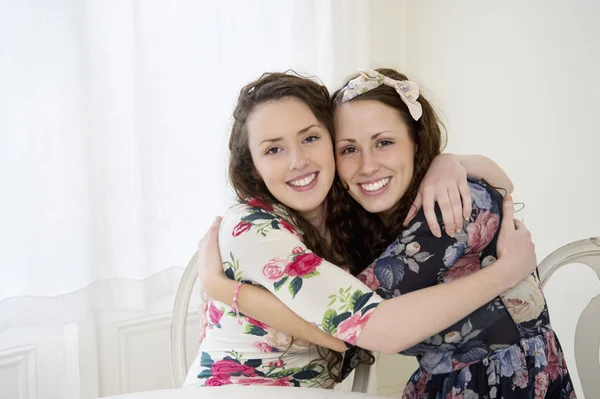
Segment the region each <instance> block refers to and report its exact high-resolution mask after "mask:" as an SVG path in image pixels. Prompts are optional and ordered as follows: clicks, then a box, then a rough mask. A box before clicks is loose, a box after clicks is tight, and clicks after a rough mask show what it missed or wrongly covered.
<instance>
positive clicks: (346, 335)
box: [336, 309, 374, 345]
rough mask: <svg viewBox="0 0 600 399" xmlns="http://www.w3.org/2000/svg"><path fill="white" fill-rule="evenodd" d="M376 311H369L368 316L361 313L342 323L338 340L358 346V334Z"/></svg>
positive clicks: (339, 327) (338, 331) (338, 327)
mask: <svg viewBox="0 0 600 399" xmlns="http://www.w3.org/2000/svg"><path fill="white" fill-rule="evenodd" d="M373 310H374V309H371V310H369V311H368V312H367V313H366V314H364V315H361V312H360V311H359V312H356V313H354V314H353V315H352V316H351V317H349V318H347V319H346V320H344V321H342V322H341V323H340V324H339V325H338V326H337V334H336V336H337V338H339V339H341V340H342V341H345V342H348V343H349V344H351V345H355V344H356V339H357V338H358V334H360V332H361V331H362V329H363V327H364V326H365V324H367V321H369V319H370V318H371V314H372V313H373Z"/></svg>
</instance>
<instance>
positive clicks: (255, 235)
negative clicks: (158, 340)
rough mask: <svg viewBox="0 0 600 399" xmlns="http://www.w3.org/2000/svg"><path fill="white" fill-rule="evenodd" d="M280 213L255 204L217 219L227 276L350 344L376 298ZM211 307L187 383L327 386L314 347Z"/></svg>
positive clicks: (322, 364)
mask: <svg viewBox="0 0 600 399" xmlns="http://www.w3.org/2000/svg"><path fill="white" fill-rule="evenodd" d="M282 215H283V213H282V212H281V211H279V210H277V211H276V210H275V209H273V208H272V207H271V206H270V205H268V204H264V203H262V202H261V201H260V200H257V199H253V200H250V201H249V202H248V203H247V204H240V205H237V206H234V207H233V208H231V209H230V210H229V211H228V212H227V213H226V214H225V216H224V217H223V221H222V223H221V230H220V232H219V244H220V248H221V257H222V259H223V262H224V263H223V268H224V270H225V274H226V275H227V277H229V278H231V279H234V280H237V281H244V282H246V283H250V284H256V285H260V286H262V287H264V288H266V289H268V290H269V291H271V292H272V293H273V294H274V295H276V296H277V297H278V298H279V299H280V300H281V301H282V302H284V303H285V304H286V305H287V306H288V307H289V308H290V309H292V310H293V311H294V312H295V313H297V314H298V315H299V316H301V317H302V318H304V319H305V320H307V321H309V322H311V323H313V324H314V325H316V326H318V327H319V328H320V329H322V330H323V331H325V332H327V333H329V334H331V335H333V336H335V337H337V338H339V339H341V340H343V341H345V342H347V343H348V344H350V345H353V344H354V343H355V342H356V339H357V338H358V336H359V334H360V333H361V331H362V329H363V327H364V325H365V324H366V322H367V321H368V320H369V318H370V317H371V314H372V313H373V311H374V309H375V308H376V307H377V305H378V304H379V302H381V300H382V299H381V298H380V297H379V296H378V295H377V294H374V293H373V291H372V290H370V289H369V288H368V287H367V286H366V285H364V284H363V283H361V282H360V281H359V280H358V279H356V278H355V277H353V276H352V275H350V274H348V273H347V272H346V271H344V270H343V269H341V268H339V267H338V266H335V265H333V264H331V263H328V262H327V261H325V260H324V259H322V258H320V257H318V256H316V255H315V254H313V253H312V252H311V251H310V250H308V249H307V248H306V246H305V245H304V244H303V243H302V240H301V233H300V232H299V231H297V229H296V228H295V227H294V226H292V225H291V224H290V223H289V222H288V221H286V220H285V219H284V218H283V217H282ZM230 306H231V304H225V303H219V302H211V303H210V304H209V306H208V311H207V313H208V314H207V319H208V320H209V326H208V329H207V332H206V337H205V338H204V340H203V341H202V344H201V347H200V351H199V353H198V356H197V358H196V360H195V361H194V363H193V365H192V367H191V369H190V370H189V372H188V376H187V378H186V382H185V385H202V386H216V385H226V384H240V385H279V386H297V387H327V388H329V387H332V385H333V384H332V382H331V381H330V379H329V378H328V374H327V369H326V364H325V362H323V361H321V360H320V357H319V354H318V352H317V348H316V347H315V346H314V345H309V343H308V342H305V341H301V340H298V339H294V340H293V339H292V337H290V336H288V335H285V334H284V333H282V332H280V331H277V330H275V329H273V328H271V327H269V326H267V325H265V324H263V323H261V322H259V321H257V320H254V319H252V318H251V317H247V316H245V315H243V314H241V313H240V314H239V317H238V316H237V315H236V314H235V313H234V312H233V311H232V309H231V307H230Z"/></svg>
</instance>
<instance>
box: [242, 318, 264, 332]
mask: <svg viewBox="0 0 600 399" xmlns="http://www.w3.org/2000/svg"><path fill="white" fill-rule="evenodd" d="M246 321H247V322H248V323H250V324H252V325H255V326H257V327H260V328H262V329H263V330H266V329H267V328H269V326H267V325H266V324H264V323H261V322H260V321H258V320H255V319H253V318H252V317H246Z"/></svg>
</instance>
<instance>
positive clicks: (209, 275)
mask: <svg viewBox="0 0 600 399" xmlns="http://www.w3.org/2000/svg"><path fill="white" fill-rule="evenodd" d="M220 225H221V217H220V216H218V217H217V218H216V219H215V221H214V222H213V224H212V225H211V226H210V227H209V229H208V231H207V232H206V234H204V236H203V237H202V239H201V240H200V243H199V244H198V280H199V283H200V288H201V289H202V291H203V295H204V294H208V297H210V296H211V292H210V291H211V287H212V284H210V283H211V282H214V279H215V278H226V277H225V273H224V272H223V262H222V260H221V253H220V250H219V226H220ZM204 299H206V298H204Z"/></svg>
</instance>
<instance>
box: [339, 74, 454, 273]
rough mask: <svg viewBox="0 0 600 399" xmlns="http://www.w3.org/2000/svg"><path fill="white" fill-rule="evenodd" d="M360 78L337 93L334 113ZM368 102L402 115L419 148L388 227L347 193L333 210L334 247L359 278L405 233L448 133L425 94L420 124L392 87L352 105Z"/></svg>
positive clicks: (363, 96)
mask: <svg viewBox="0 0 600 399" xmlns="http://www.w3.org/2000/svg"><path fill="white" fill-rule="evenodd" d="M376 71H377V72H379V73H381V74H382V75H385V76H387V77H390V78H392V79H394V80H408V78H407V77H406V76H405V75H403V74H402V73H400V72H398V71H396V70H394V69H389V68H380V69H377V70H376ZM356 76H358V75H355V76H352V77H350V78H348V80H346V82H345V84H344V86H343V88H342V89H339V90H337V91H336V92H335V93H333V95H332V97H331V105H332V110H333V111H334V112H335V108H336V107H337V106H339V105H340V104H341V103H342V101H341V100H342V97H343V96H342V94H343V91H344V88H345V87H346V85H347V83H348V81H349V80H351V79H354V78H355V77H356ZM365 100H371V101H379V102H380V103H382V104H385V105H387V106H390V107H392V108H394V109H395V110H397V111H398V113H399V114H400V116H401V117H402V120H403V121H404V123H405V124H406V126H407V127H408V132H409V135H410V138H411V139H412V141H413V143H414V144H415V158H414V172H413V177H412V180H411V183H410V185H409V187H408V190H407V192H406V193H405V194H404V195H403V196H402V198H400V200H399V201H398V202H397V203H396V205H395V206H394V208H393V211H392V214H391V217H390V218H389V219H388V221H387V223H386V225H385V226H384V225H383V223H382V222H381V220H379V218H378V217H376V215H374V214H371V213H369V212H367V211H366V210H364V208H362V207H361V206H360V205H359V204H358V203H357V202H356V201H355V200H354V199H352V198H351V197H350V195H348V194H347V193H346V195H345V198H337V199H336V200H337V201H336V204H335V205H334V206H333V207H332V208H331V209H330V215H331V216H330V217H331V218H335V219H336V221H337V223H336V224H335V225H334V226H332V229H333V231H332V236H334V237H336V238H337V239H336V240H335V242H334V245H333V247H334V250H336V252H339V253H346V254H348V261H349V262H350V264H351V271H352V273H353V274H355V275H356V274H358V273H360V272H361V271H362V270H364V268H365V267H366V266H367V265H369V264H370V263H371V262H372V260H373V259H374V258H375V257H376V256H378V255H379V254H380V253H381V252H382V251H383V250H384V248H385V246H387V245H388V244H389V243H390V241H392V240H394V239H396V238H397V237H398V236H399V235H400V233H401V232H402V230H403V226H402V222H403V221H404V219H405V218H406V215H407V214H408V212H409V210H410V206H411V204H412V202H413V201H414V200H415V198H416V196H417V193H418V190H419V185H420V184H421V181H422V180H423V177H424V176H425V173H426V172H427V169H428V168H429V166H430V165H431V162H432V161H433V159H434V158H435V157H436V156H437V155H439V154H440V152H441V150H442V144H443V143H444V142H445V132H446V130H445V128H444V125H443V124H442V122H441V121H440V119H439V117H438V116H437V114H436V112H435V110H434V109H433V107H432V106H431V104H430V103H429V101H427V99H426V98H425V97H424V96H423V95H422V93H421V95H420V96H419V98H418V100H417V101H418V102H419V103H421V107H422V109H423V115H422V116H421V118H419V120H418V121H415V120H414V119H413V118H412V116H411V115H410V112H409V110H408V107H407V106H406V104H404V102H403V101H402V99H401V98H400V96H399V95H398V93H397V92H396V90H395V89H394V88H392V87H389V86H386V85H381V86H379V87H377V88H375V89H372V90H369V91H367V92H365V93H363V94H360V95H359V96H357V97H355V98H353V99H352V100H350V101H365ZM347 215H350V216H347Z"/></svg>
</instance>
